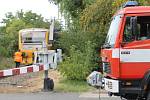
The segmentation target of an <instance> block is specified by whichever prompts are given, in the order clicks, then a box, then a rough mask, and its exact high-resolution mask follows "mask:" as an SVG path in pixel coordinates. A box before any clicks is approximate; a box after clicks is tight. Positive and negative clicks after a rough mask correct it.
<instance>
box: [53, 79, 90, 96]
mask: <svg viewBox="0 0 150 100" xmlns="http://www.w3.org/2000/svg"><path fill="white" fill-rule="evenodd" d="M91 89H93V88H92V87H90V86H89V85H88V84H87V83H86V81H77V80H67V79H62V80H60V81H59V83H58V84H56V86H55V90H56V91H60V92H79V93H80V92H86V91H88V90H91Z"/></svg>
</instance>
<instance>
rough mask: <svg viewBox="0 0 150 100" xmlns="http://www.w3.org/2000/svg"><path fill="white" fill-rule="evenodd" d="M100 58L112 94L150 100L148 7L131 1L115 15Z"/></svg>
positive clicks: (106, 88)
mask: <svg viewBox="0 0 150 100" xmlns="http://www.w3.org/2000/svg"><path fill="white" fill-rule="evenodd" d="M101 57H102V63H103V72H104V75H105V76H104V88H105V90H107V91H108V92H109V94H110V95H116V96H121V97H123V98H126V99H127V100H137V99H138V100H142V99H144V100H145V99H146V100H150V7H149V6H139V5H138V3H137V2H135V1H129V2H127V3H126V4H125V5H124V6H123V8H122V9H120V10H119V11H118V12H117V13H116V14H115V15H114V16H113V18H112V22H111V24H110V28H109V31H108V34H107V37H106V41H105V43H104V45H103V46H102V50H101Z"/></svg>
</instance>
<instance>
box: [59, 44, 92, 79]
mask: <svg viewBox="0 0 150 100" xmlns="http://www.w3.org/2000/svg"><path fill="white" fill-rule="evenodd" d="M93 47H94V44H92V43H91V42H90V41H88V42H87V43H86V45H85V50H84V52H81V51H80V50H78V49H77V46H75V45H72V46H71V49H70V57H65V61H64V62H63V63H62V64H61V65H60V69H59V70H60V72H61V73H62V74H63V75H64V76H66V77H67V78H68V79H70V80H85V79H86V77H87V75H89V73H90V72H91V70H92V68H93V65H92V59H93Z"/></svg>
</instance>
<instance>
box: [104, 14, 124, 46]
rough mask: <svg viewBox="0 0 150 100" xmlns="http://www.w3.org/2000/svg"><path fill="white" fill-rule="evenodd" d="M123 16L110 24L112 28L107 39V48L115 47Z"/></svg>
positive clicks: (119, 16) (117, 17) (114, 19)
mask: <svg viewBox="0 0 150 100" xmlns="http://www.w3.org/2000/svg"><path fill="white" fill-rule="evenodd" d="M121 18H122V15H117V16H115V17H114V18H113V19H112V22H111V24H110V28H109V31H108V34H107V37H106V41H105V47H107V46H108V47H110V48H111V47H114V44H115V41H116V37H117V33H118V29H119V24H120V21H121Z"/></svg>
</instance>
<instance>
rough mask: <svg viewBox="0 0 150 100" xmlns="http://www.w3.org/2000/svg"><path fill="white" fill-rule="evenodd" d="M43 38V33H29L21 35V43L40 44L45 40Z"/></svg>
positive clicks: (44, 33)
mask: <svg viewBox="0 0 150 100" xmlns="http://www.w3.org/2000/svg"><path fill="white" fill-rule="evenodd" d="M45 36H46V32H45V31H34V32H32V31H31V32H23V33H21V38H22V43H42V42H43V41H44V40H45Z"/></svg>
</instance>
